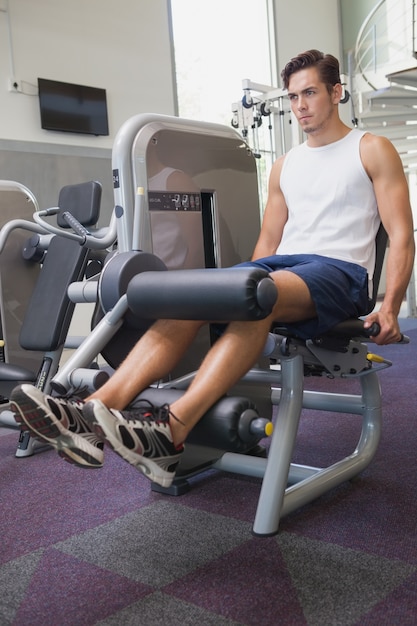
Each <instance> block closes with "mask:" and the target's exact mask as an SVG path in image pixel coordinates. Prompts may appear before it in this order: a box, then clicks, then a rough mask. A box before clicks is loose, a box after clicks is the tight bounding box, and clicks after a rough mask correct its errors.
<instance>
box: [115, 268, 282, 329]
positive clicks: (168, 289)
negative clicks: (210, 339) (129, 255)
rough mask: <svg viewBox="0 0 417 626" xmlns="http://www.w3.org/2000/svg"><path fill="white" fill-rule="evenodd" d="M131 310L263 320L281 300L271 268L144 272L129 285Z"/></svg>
mask: <svg viewBox="0 0 417 626" xmlns="http://www.w3.org/2000/svg"><path fill="white" fill-rule="evenodd" d="M127 299H128V304H129V308H130V310H131V311H132V312H133V313H134V314H135V315H137V316H138V317H140V318H144V319H188V320H192V319H193V320H207V321H213V322H218V321H229V320H237V321H239V320H245V321H250V320H260V319H263V318H265V317H267V316H268V315H269V314H270V313H271V311H272V308H273V306H274V304H275V302H276V299H277V289H276V286H275V283H274V281H273V280H272V278H271V277H270V276H269V274H268V272H267V271H266V270H262V269H258V268H251V267H249V268H248V267H233V268H219V269H201V270H200V269H196V270H171V271H168V272H153V271H150V272H143V273H141V274H139V275H137V276H134V277H133V278H132V280H131V281H130V282H129V285H128V287H127Z"/></svg>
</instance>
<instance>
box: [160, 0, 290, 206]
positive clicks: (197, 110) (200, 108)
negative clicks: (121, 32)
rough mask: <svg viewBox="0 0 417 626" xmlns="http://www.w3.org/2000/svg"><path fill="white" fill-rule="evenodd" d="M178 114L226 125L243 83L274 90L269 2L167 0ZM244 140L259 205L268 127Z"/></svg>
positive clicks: (266, 165) (267, 156) (269, 138)
mask: <svg viewBox="0 0 417 626" xmlns="http://www.w3.org/2000/svg"><path fill="white" fill-rule="evenodd" d="M171 12H172V29H173V39H174V42H173V43H174V51H175V66H176V80H177V97H178V114H179V116H180V117H183V118H188V119H195V120H201V121H206V122H216V123H220V124H225V125H228V126H230V125H231V123H232V117H233V115H232V105H233V103H235V102H237V101H239V100H241V99H242V97H243V91H242V80H243V79H249V80H251V81H253V82H256V83H262V84H264V85H271V86H277V80H278V77H277V71H276V63H275V56H276V55H275V41H274V37H273V17H272V15H273V13H272V3H271V1H270V0H258V2H253V1H252V0H171ZM263 126H264V127H265V129H257V131H256V136H255V133H254V136H253V137H250V136H248V138H247V141H248V143H249V144H251V146H252V147H254V146H253V141H255V140H256V152H258V153H259V154H260V155H261V158H259V159H257V162H258V172H259V178H260V181H261V184H260V189H261V193H260V196H261V198H260V204H261V207H262V208H263V205H264V203H265V198H264V197H263V196H264V194H265V188H266V178H267V175H268V174H269V169H270V165H271V157H272V154H273V152H274V150H273V146H272V145H271V141H272V136H271V133H270V131H269V129H268V122H265V124H263Z"/></svg>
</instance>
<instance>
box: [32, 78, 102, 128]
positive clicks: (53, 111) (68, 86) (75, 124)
mask: <svg viewBox="0 0 417 626" xmlns="http://www.w3.org/2000/svg"><path fill="white" fill-rule="evenodd" d="M38 88H39V106H40V112H41V126H42V128H44V129H46V130H56V131H64V132H70V133H83V134H88V135H108V134H109V125H108V118H107V97H106V90H105V89H99V88H97V87H86V86H84V85H74V84H72V83H62V82H59V81H56V80H47V79H46V78H38Z"/></svg>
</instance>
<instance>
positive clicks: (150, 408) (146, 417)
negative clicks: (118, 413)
mask: <svg viewBox="0 0 417 626" xmlns="http://www.w3.org/2000/svg"><path fill="white" fill-rule="evenodd" d="M139 402H140V405H142V406H140V405H138V406H135V407H133V408H132V409H131V410H129V411H127V412H126V415H125V413H124V412H123V417H124V418H125V419H126V420H127V421H133V420H139V421H142V422H147V423H149V422H159V423H165V424H166V423H168V422H169V418H170V416H171V417H173V418H174V419H175V420H176V421H177V422H179V423H180V424H182V425H183V426H185V424H184V422H182V421H181V420H180V419H179V418H178V417H177V416H176V415H174V413H173V412H172V411H171V409H170V407H169V404H167V403H165V404H162V405H161V406H155V405H154V404H153V403H152V402H151V401H150V400H147V399H146V398H143V399H142V400H140V401H139ZM143 405H145V406H143Z"/></svg>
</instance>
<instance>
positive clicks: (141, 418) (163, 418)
mask: <svg viewBox="0 0 417 626" xmlns="http://www.w3.org/2000/svg"><path fill="white" fill-rule="evenodd" d="M171 415H172V414H171ZM169 416H170V410H169V406H168V405H164V406H162V407H156V406H154V405H153V404H152V403H151V402H148V401H147V400H142V401H141V402H140V404H139V405H138V406H137V407H135V408H134V409H131V410H127V411H116V410H115V409H108V408H107V407H106V406H105V405H104V404H103V403H102V402H101V401H100V400H90V401H89V402H87V403H86V404H85V407H84V418H85V419H86V420H87V422H88V423H89V425H90V427H91V428H93V429H94V430H95V432H96V434H97V435H98V436H99V437H102V438H103V439H105V440H106V442H107V443H108V444H110V446H111V447H112V448H113V450H114V451H115V452H117V454H119V455H120V456H121V457H122V458H123V459H125V460H126V461H128V462H129V463H130V464H131V465H134V466H135V467H136V468H137V469H138V470H139V471H141V472H142V473H143V474H145V476H147V478H149V479H150V480H152V481H153V482H155V483H158V484H159V485H161V486H162V487H169V486H170V485H171V483H172V481H173V479H174V476H175V470H176V468H177V465H178V463H179V460H180V457H181V454H182V452H183V450H184V446H183V445H182V444H181V445H180V446H178V447H176V446H175V445H174V443H173V440H172V434H171V427H170V425H169ZM172 417H174V419H177V418H175V416H174V415H172Z"/></svg>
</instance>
